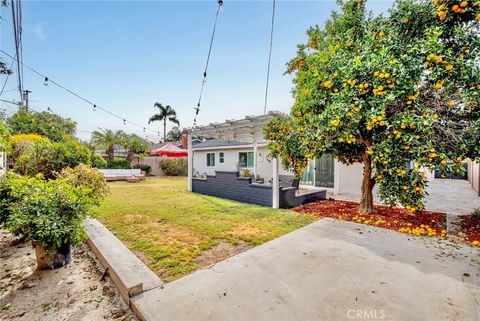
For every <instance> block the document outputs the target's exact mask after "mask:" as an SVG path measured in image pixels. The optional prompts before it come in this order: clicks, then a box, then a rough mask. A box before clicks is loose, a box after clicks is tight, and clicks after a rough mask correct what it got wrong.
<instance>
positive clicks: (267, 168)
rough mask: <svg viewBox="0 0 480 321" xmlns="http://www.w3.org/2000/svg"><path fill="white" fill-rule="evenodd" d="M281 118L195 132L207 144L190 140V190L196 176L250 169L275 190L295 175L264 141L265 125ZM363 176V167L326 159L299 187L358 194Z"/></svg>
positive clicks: (314, 164)
mask: <svg viewBox="0 0 480 321" xmlns="http://www.w3.org/2000/svg"><path fill="white" fill-rule="evenodd" d="M279 115H282V113H280V112H270V113H268V114H265V115H260V116H247V117H245V118H244V119H240V120H227V121H225V122H224V123H214V124H209V125H207V126H198V127H195V128H193V129H192V134H193V135H194V136H201V137H203V138H207V140H205V141H203V142H200V143H196V144H194V145H192V143H191V140H189V190H192V184H191V182H192V178H193V177H194V176H204V175H215V173H216V171H236V170H239V169H242V170H244V169H248V170H249V171H250V173H251V174H253V175H254V176H255V177H260V178H263V179H264V182H265V184H272V185H273V187H275V186H278V184H279V175H293V173H292V172H289V171H288V170H286V169H285V168H283V166H282V165H281V162H280V161H279V160H278V159H271V158H270V157H269V151H268V149H267V147H266V145H267V141H266V140H265V138H264V137H263V127H264V125H265V124H266V123H267V122H268V121H269V120H271V119H272V118H274V117H276V116H279ZM362 172H363V167H362V165H361V164H355V165H351V166H346V165H344V164H341V163H340V162H338V161H336V160H334V158H333V157H331V156H329V155H326V156H324V157H322V158H321V159H317V160H312V161H310V164H309V166H308V168H307V169H306V170H305V172H304V174H303V177H302V180H301V182H300V187H302V188H307V189H326V190H327V191H330V192H333V193H334V194H339V193H349V194H350V193H351V194H359V192H360V186H361V180H362ZM274 190H275V188H274ZM274 194H275V193H274ZM274 198H275V195H274ZM273 206H274V207H275V201H274V205H273Z"/></svg>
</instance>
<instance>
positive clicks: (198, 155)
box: [193, 146, 289, 182]
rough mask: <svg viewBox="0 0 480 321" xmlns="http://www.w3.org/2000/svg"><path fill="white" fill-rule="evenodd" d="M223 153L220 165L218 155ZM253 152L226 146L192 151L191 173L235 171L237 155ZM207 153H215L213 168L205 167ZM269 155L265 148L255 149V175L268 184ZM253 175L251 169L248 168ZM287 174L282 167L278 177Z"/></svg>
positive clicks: (208, 173)
mask: <svg viewBox="0 0 480 321" xmlns="http://www.w3.org/2000/svg"><path fill="white" fill-rule="evenodd" d="M221 152H223V153H224V163H220V159H219V153H221ZM241 152H253V146H252V147H240V148H232V147H231V146H226V147H225V148H224V149H221V148H220V147H216V148H214V149H205V150H204V149H202V150H195V149H194V150H193V172H194V173H198V174H200V175H203V174H206V175H215V171H235V170H237V164H238V158H239V155H238V154H239V153H241ZM207 153H215V166H207ZM268 154H269V152H268V149H267V148H266V147H258V148H257V175H259V176H260V177H261V178H264V179H265V182H268V181H269V180H270V179H272V174H273V171H272V163H271V161H270V160H269V159H268V157H267V155H268ZM249 169H250V171H251V172H252V174H253V167H251V168H249ZM282 174H289V172H288V171H287V170H285V169H284V168H283V167H281V168H280V175H282Z"/></svg>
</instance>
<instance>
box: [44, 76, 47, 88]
mask: <svg viewBox="0 0 480 321" xmlns="http://www.w3.org/2000/svg"><path fill="white" fill-rule="evenodd" d="M43 85H44V86H48V77H45V80H44V81H43Z"/></svg>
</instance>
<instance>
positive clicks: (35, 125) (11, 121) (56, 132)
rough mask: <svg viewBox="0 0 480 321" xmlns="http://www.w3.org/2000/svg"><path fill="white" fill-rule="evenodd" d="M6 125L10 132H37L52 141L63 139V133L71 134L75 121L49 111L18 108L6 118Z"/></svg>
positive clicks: (73, 131) (73, 130)
mask: <svg viewBox="0 0 480 321" xmlns="http://www.w3.org/2000/svg"><path fill="white" fill-rule="evenodd" d="M7 127H8V128H9V129H10V132H11V133H12V134H38V135H41V136H43V137H47V138H48V139H49V140H51V141H52V142H60V141H63V140H64V136H65V135H69V136H70V135H73V134H74V133H75V129H76V127H77V123H76V122H74V121H73V120H71V119H69V118H62V117H60V116H58V115H55V114H52V113H49V112H45V111H44V112H41V113H37V112H29V111H25V110H19V111H18V112H16V113H15V114H13V115H12V116H10V117H9V118H8V119H7Z"/></svg>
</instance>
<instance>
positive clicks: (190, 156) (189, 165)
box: [188, 132, 193, 192]
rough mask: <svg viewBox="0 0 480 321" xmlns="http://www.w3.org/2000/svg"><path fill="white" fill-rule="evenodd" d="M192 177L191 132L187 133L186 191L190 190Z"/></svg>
mask: <svg viewBox="0 0 480 321" xmlns="http://www.w3.org/2000/svg"><path fill="white" fill-rule="evenodd" d="M192 179H193V150H192V133H191V132H189V133H188V191H189V192H191V191H192Z"/></svg>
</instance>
